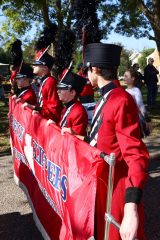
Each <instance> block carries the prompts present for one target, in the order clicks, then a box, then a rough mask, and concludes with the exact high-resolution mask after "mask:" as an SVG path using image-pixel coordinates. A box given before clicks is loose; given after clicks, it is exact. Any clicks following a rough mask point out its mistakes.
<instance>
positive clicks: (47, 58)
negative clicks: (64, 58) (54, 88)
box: [32, 52, 54, 70]
mask: <svg viewBox="0 0 160 240" xmlns="http://www.w3.org/2000/svg"><path fill="white" fill-rule="evenodd" d="M53 63H54V58H53V57H52V56H51V55H49V54H48V53H47V52H45V53H44V54H42V56H41V57H40V58H39V59H38V60H36V61H35V62H34V63H33V64H32V65H33V66H38V65H44V66H47V67H48V68H49V70H51V69H52V67H53Z"/></svg>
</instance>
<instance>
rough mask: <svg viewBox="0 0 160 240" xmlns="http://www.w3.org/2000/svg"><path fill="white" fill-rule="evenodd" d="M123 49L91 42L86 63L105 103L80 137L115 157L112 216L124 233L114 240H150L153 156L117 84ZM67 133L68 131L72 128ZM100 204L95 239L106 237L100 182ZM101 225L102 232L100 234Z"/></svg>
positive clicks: (112, 236) (134, 110)
mask: <svg viewBox="0 0 160 240" xmlns="http://www.w3.org/2000/svg"><path fill="white" fill-rule="evenodd" d="M120 52H121V47H120V46H117V45H113V44H102V43H92V44H88V45H86V46H85V48H84V64H85V66H87V67H88V77H89V80H90V81H91V84H92V85H93V86H98V88H99V89H100V92H101V98H100V100H99V102H98V104H97V106H96V110H95V113H94V116H93V119H92V125H91V132H90V135H89V136H88V137H85V138H84V137H82V136H78V137H79V138H80V139H84V140H86V141H87V142H88V143H89V144H90V145H92V146H94V147H97V148H98V149H100V150H101V151H103V152H104V153H106V154H110V153H115V155H116V160H117V162H116V166H115V182H114V189H113V198H112V199H113V200H112V211H111V213H112V215H113V216H114V217H115V219H116V220H117V221H118V222H119V223H121V228H120V234H119V232H118V230H116V229H115V228H114V227H113V226H111V227H110V235H109V240H112V239H114V240H120V239H123V240H132V239H135V238H137V239H141V240H143V239H145V236H144V230H143V208H142V203H141V199H142V192H143V187H144V183H145V181H146V179H147V176H148V174H147V166H148V160H149V155H148V152H147V150H146V147H145V145H144V144H143V142H142V141H141V139H140V129H139V118H138V111H137V107H136V104H135V102H134V100H133V98H132V96H130V95H129V94H128V93H127V92H125V90H123V89H122V88H119V87H116V85H115V84H114V83H113V82H112V78H111V76H112V75H113V72H112V70H113V69H114V67H115V66H118V65H119V63H120ZM65 131H69V132H70V130H68V129H67V128H66V129H64V131H63V133H64V132H65ZM107 173H108V166H106V164H105V163H104V169H103V170H102V176H103V177H102V178H103V181H105V182H107ZM98 185H99V186H101V188H100V187H98V190H97V199H96V208H98V211H96V213H97V215H96V216H95V218H96V226H95V230H96V231H95V232H96V239H98V240H99V239H100V240H102V239H103V238H104V225H105V222H104V214H105V209H106V194H107V189H106V186H105V185H104V186H103V187H102V185H103V183H102V181H99V183H98ZM98 225H100V226H101V229H102V231H101V232H97V229H96V227H97V226H98Z"/></svg>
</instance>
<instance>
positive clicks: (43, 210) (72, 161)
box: [8, 98, 107, 240]
mask: <svg viewBox="0 0 160 240" xmlns="http://www.w3.org/2000/svg"><path fill="white" fill-rule="evenodd" d="M8 117H9V126H10V135H11V144H12V155H13V160H14V175H15V181H16V183H17V184H18V185H19V186H20V187H21V188H22V189H23V190H24V192H25V193H26V195H27V197H28V201H29V203H30V206H31V208H32V211H33V217H34V220H35V222H36V225H37V227H38V228H39V230H40V231H41V233H42V235H43V237H44V238H45V239H54V240H58V239H60V240H73V239H74V240H80V239H81V240H86V239H89V238H91V237H92V236H94V227H95V226H94V225H95V199H96V192H97V179H100V177H101V171H102V169H103V165H104V160H102V159H101V158H100V151H99V150H98V149H96V148H93V147H91V146H90V145H88V144H87V143H85V142H83V141H81V140H79V139H77V138H76V137H74V136H72V135H70V134H65V135H63V136H62V135H61V133H60V128H59V127H57V126H55V125H54V124H50V125H47V120H45V119H44V118H42V117H41V116H40V115H39V114H34V115H32V111H31V110H30V109H28V108H24V107H23V105H22V103H21V102H18V103H16V101H15V100H14V99H12V98H10V107H9V115H8ZM106 178H107V176H106ZM102 221H104V219H103V220H102Z"/></svg>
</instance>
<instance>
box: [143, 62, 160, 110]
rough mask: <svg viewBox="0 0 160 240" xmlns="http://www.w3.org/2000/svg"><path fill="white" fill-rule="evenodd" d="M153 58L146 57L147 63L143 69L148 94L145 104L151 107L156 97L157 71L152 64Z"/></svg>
mask: <svg viewBox="0 0 160 240" xmlns="http://www.w3.org/2000/svg"><path fill="white" fill-rule="evenodd" d="M153 63H154V59H153V58H149V59H148V65H147V66H146V67H145V69H144V81H145V84H146V85H147V89H148V94H147V104H148V107H149V108H153V107H154V106H155V104H156V97H157V91H158V87H157V82H158V78H157V74H159V71H158V70H157V69H156V68H155V67H154V66H153Z"/></svg>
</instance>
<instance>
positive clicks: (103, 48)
mask: <svg viewBox="0 0 160 240" xmlns="http://www.w3.org/2000/svg"><path fill="white" fill-rule="evenodd" d="M121 50H122V47H121V46H118V45H115V44H105V43H91V44H87V45H86V46H85V47H84V66H85V67H99V68H106V67H110V68H112V67H116V66H117V67H118V66H119V65H120V54H121Z"/></svg>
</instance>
